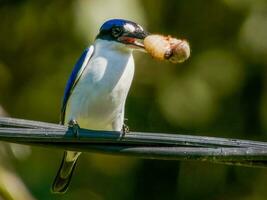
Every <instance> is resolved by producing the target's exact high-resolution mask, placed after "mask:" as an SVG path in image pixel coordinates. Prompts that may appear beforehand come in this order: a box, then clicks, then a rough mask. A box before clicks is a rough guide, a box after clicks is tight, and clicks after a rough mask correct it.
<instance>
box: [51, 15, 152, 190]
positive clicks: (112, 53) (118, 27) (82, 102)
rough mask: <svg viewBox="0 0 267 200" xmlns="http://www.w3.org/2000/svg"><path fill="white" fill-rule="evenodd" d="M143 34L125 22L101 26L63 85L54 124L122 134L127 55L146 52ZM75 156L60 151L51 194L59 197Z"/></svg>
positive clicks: (129, 69) (129, 67)
mask: <svg viewBox="0 0 267 200" xmlns="http://www.w3.org/2000/svg"><path fill="white" fill-rule="evenodd" d="M148 35H149V33H148V32H146V31H145V30H144V29H143V28H142V26H140V25H139V24H137V23H135V22H133V21H130V20H125V19H110V20H107V21H105V22H104V23H103V25H102V26H101V27H100V29H99V32H98V34H97V36H96V38H95V41H94V44H92V45H91V46H89V47H88V48H86V49H85V50H84V52H83V53H82V55H81V57H80V58H79V59H78V61H77V63H76V64H75V66H74V68H73V70H72V73H71V75H70V77H69V79H68V82H67V84H66V88H65V92H64V98H63V102H62V107H61V119H60V123H61V124H63V125H68V126H69V127H71V128H73V130H74V132H75V134H78V130H79V128H80V127H81V128H86V129H93V130H107V131H122V133H125V132H126V128H127V126H126V125H125V124H124V112H125V102H126V98H127V95H128V92H129V89H130V86H131V83H132V80H133V76H134V70H135V64H134V58H133V54H132V53H133V51H134V50H139V51H142V52H146V51H145V48H144V43H143V41H144V38H145V37H147V36H148ZM80 154H81V152H74V151H64V155H63V159H62V162H61V165H60V168H59V170H58V173H57V175H56V177H55V179H54V182H53V185H52V192H54V193H65V192H66V191H67V189H68V186H69V184H70V180H71V177H72V175H73V171H74V169H75V166H76V163H77V159H78V157H79V155H80Z"/></svg>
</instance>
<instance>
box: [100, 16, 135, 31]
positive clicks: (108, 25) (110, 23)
mask: <svg viewBox="0 0 267 200" xmlns="http://www.w3.org/2000/svg"><path fill="white" fill-rule="evenodd" d="M127 23H131V24H135V25H136V23H134V22H131V21H129V20H125V19H111V20H108V21H106V22H105V23H104V24H103V25H102V26H101V27H100V31H102V30H109V29H111V28H112V27H113V26H124V25H125V24H127Z"/></svg>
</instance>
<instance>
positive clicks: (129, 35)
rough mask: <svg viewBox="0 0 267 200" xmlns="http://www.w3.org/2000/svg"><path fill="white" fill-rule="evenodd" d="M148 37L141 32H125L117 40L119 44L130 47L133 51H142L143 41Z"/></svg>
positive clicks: (145, 33) (144, 32)
mask: <svg viewBox="0 0 267 200" xmlns="http://www.w3.org/2000/svg"><path fill="white" fill-rule="evenodd" d="M148 35H149V33H148V32H146V31H143V30H140V29H139V30H136V31H134V32H126V33H124V34H123V35H122V36H120V37H119V38H118V41H119V42H122V43H124V44H126V45H129V46H131V47H132V48H134V49H141V50H144V39H145V38H146V37H147V36H148Z"/></svg>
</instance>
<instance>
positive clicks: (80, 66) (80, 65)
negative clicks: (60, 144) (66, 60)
mask: <svg viewBox="0 0 267 200" xmlns="http://www.w3.org/2000/svg"><path fill="white" fill-rule="evenodd" d="M93 52H94V46H90V47H89V48H87V49H85V50H84V52H83V53H82V55H81V57H80V58H79V60H78V61H77V63H76V64H75V66H74V68H73V70H72V72H71V75H70V77H69V80H68V82H67V85H66V88H65V92H64V98H63V103H62V107H61V118H60V122H61V124H64V118H65V110H66V106H67V102H68V99H69V97H70V95H71V92H72V90H73V89H74V87H75V85H76V84H77V82H78V80H79V78H80V77H81V75H82V73H83V70H84V69H85V67H86V65H87V63H88V61H89V60H90V58H91V57H92V55H93Z"/></svg>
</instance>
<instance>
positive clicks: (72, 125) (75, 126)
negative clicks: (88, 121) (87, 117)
mask: <svg viewBox="0 0 267 200" xmlns="http://www.w3.org/2000/svg"><path fill="white" fill-rule="evenodd" d="M68 126H69V128H71V129H72V131H73V133H74V136H75V137H77V138H78V137H79V129H80V126H79V124H78V122H77V121H76V120H75V119H71V120H70V121H69V123H68Z"/></svg>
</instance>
